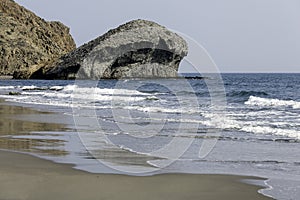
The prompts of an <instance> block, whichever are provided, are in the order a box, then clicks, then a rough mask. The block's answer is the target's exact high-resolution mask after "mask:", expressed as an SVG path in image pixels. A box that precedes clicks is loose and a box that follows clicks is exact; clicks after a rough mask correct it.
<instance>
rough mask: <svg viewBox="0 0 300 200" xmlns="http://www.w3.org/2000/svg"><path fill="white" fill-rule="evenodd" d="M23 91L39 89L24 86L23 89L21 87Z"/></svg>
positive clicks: (32, 86)
mask: <svg viewBox="0 0 300 200" xmlns="http://www.w3.org/2000/svg"><path fill="white" fill-rule="evenodd" d="M21 89H22V90H36V89H38V87H37V86H35V85H31V86H23V87H21Z"/></svg>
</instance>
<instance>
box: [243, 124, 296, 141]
mask: <svg viewBox="0 0 300 200" xmlns="http://www.w3.org/2000/svg"><path fill="white" fill-rule="evenodd" d="M241 131H245V132H250V133H256V134H272V135H278V136H286V137H291V138H297V139H300V132H299V131H297V130H292V129H282V128H272V127H268V126H244V127H243V128H241Z"/></svg>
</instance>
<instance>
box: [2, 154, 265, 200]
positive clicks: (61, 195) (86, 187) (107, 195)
mask: <svg viewBox="0 0 300 200" xmlns="http://www.w3.org/2000/svg"><path fill="white" fill-rule="evenodd" d="M0 159H1V163H0V199H19V200H21V199H31V200H35V199H44V200H47V199H49V200H50V199H51V200H52V199H72V200H73V199H110V200H114V199H116V200H117V199H124V200H127V199H128V200H134V199H145V200H147V199H172V200H177V199H246V200H247V199H249V200H250V199H251V200H252V199H268V198H267V197H264V196H262V195H260V194H258V193H257V190H258V189H259V187H258V186H253V185H247V184H245V183H241V182H240V181H239V180H241V179H249V178H250V177H240V176H227V175H195V174H165V175H155V176H148V177H133V176H125V175H105V174H90V173H86V172H82V171H78V170H75V169H72V168H71V166H70V165H63V164H56V163H52V162H50V161H46V160H42V159H39V158H35V157H32V156H29V155H23V154H17V153H11V152H3V151H0Z"/></svg>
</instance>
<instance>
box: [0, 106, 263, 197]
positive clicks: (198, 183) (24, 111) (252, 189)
mask: <svg viewBox="0 0 300 200" xmlns="http://www.w3.org/2000/svg"><path fill="white" fill-rule="evenodd" d="M0 103H1V102H0ZM30 114H34V115H43V114H45V115H47V113H45V112H44V113H43V112H39V111H35V110H32V109H29V108H23V107H18V106H13V105H4V104H0V124H1V128H0V136H1V137H0V140H2V142H0V149H7V150H17V151H21V152H33V153H49V154H55V152H51V151H50V152H40V151H37V148H36V145H41V143H40V141H34V140H32V141H30V140H28V141H25V142H24V141H23V140H19V141H20V143H18V142H17V143H10V142H9V141H10V140H9V138H8V139H7V138H6V139H5V137H3V136H7V135H18V134H21V135H24V134H31V132H32V131H42V132H43V131H58V130H64V128H65V127H64V126H63V125H62V124H55V123H53V122H49V123H40V122H35V121H32V120H26V116H27V115H30ZM20 116H22V117H20ZM16 118H17V119H16ZM16 141H18V140H16ZM22 141H23V142H22ZM35 142H37V143H35ZM56 142H57V141H56ZM47 143H53V144H55V142H54V141H44V144H45V145H46V144H47ZM24 145H25V146H24ZM56 153H57V152H56ZM58 154H62V155H63V154H64V152H58ZM0 160H1V162H0V199H19V200H21V199H30V200H35V199H45V200H47V199H110V200H114V199H125V200H126V199H145V200H147V199H172V200H176V199H242V198H243V199H268V198H267V197H264V196H263V195H260V194H258V192H257V191H258V190H259V189H260V187H258V186H253V185H248V184H245V183H242V182H240V180H242V179H249V177H241V176H229V175H228V176H227V175H195V174H165V175H155V176H148V177H132V176H125V175H108V174H91V173H87V172H82V171H79V170H75V169H73V168H72V165H66V164H56V163H53V162H51V161H47V160H43V159H40V158H36V157H33V156H30V155H25V154H20V153H12V152H6V151H0ZM250 178H251V177H250Z"/></svg>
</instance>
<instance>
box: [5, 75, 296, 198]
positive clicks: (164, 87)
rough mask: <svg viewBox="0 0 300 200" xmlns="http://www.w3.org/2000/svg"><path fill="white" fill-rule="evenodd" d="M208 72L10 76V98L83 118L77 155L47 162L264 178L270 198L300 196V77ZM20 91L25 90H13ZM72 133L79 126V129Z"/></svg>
mask: <svg viewBox="0 0 300 200" xmlns="http://www.w3.org/2000/svg"><path fill="white" fill-rule="evenodd" d="M197 76H199V75H197ZM201 76H203V77H204V78H203V79H186V80H185V79H166V80H162V79H160V80H150V79H149V80H119V81H116V80H102V81H97V82H96V81H82V80H81V81H38V80H29V81H27V80H26V81H25V80H21V81H19V80H3V81H0V98H4V99H6V101H8V102H12V103H14V104H18V105H22V106H30V107H33V108H36V109H39V110H46V111H56V112H59V113H63V116H65V117H66V118H70V119H71V120H70V121H74V122H75V123H74V122H73V123H70V124H69V126H70V131H68V132H66V133H64V132H60V134H59V135H60V137H62V138H63V139H62V140H63V141H64V146H62V147H61V146H60V147H59V148H63V149H64V150H65V151H67V152H69V153H68V155H64V156H55V155H40V156H42V157H45V158H47V159H52V160H55V161H58V162H70V163H74V164H75V165H76V166H77V168H79V169H83V170H86V171H90V172H102V173H107V172H109V173H125V174H133V175H147V174H153V173H169V172H183V173H220V174H224V173H225V174H240V175H254V176H261V177H265V178H268V181H267V184H268V185H270V188H269V189H267V190H264V191H262V192H263V193H264V194H266V195H271V196H274V197H276V198H278V199H297V197H299V196H300V189H299V185H300V156H299V155H300V148H299V147H300V117H299V116H300V74H222V75H221V76H220V77H218V75H209V74H202V75H201ZM220 78H221V79H220ZM12 91H13V92H19V93H20V95H16V96H11V95H8V93H9V92H12ZM58 121H59V120H58ZM71 130H76V131H74V134H70V133H72V131H71ZM41 135H43V134H41V133H39V134H38V135H37V137H38V138H35V137H34V134H33V135H31V136H30V139H31V140H35V139H40V137H41ZM48 136H49V133H47V137H48ZM8 137H9V136H8ZM26 137H27V139H28V136H24V137H23V138H22V136H18V139H24V138H26ZM47 137H46V136H45V138H44V139H45V140H47ZM52 139H53V138H52ZM58 139H59V138H58ZM60 139H61V138H60ZM37 148H43V147H37ZM53 148H55V147H53ZM94 161H97V162H94Z"/></svg>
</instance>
